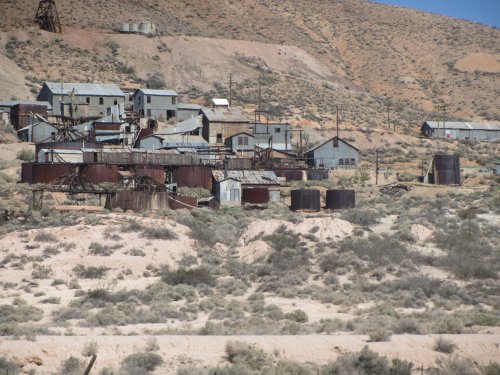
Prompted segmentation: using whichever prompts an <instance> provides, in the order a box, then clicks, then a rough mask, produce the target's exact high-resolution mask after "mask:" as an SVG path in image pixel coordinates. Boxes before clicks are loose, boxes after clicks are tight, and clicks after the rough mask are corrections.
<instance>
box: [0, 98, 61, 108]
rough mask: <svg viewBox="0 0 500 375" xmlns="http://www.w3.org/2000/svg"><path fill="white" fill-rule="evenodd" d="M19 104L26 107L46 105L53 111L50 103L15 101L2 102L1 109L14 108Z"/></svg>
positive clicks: (0, 103)
mask: <svg viewBox="0 0 500 375" xmlns="http://www.w3.org/2000/svg"><path fill="white" fill-rule="evenodd" d="M18 104H25V105H44V106H46V107H47V109H49V110H50V109H52V105H51V104H50V103H49V102H40V101H26V100H25V101H14V102H0V107H14V106H15V105H18Z"/></svg>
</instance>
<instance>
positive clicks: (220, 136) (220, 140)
mask: <svg viewBox="0 0 500 375" xmlns="http://www.w3.org/2000/svg"><path fill="white" fill-rule="evenodd" d="M215 143H222V134H221V133H218V134H217V140H216V141H215Z"/></svg>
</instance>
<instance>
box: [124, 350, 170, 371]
mask: <svg viewBox="0 0 500 375" xmlns="http://www.w3.org/2000/svg"><path fill="white" fill-rule="evenodd" d="M162 363H163V358H162V357H161V356H160V355H158V354H156V353H151V352H145V353H136V354H131V355H129V356H127V357H125V359H124V360H123V361H122V364H121V369H120V370H121V371H123V372H124V373H125V374H127V375H140V374H150V373H152V372H153V371H154V370H155V369H156V368H157V367H158V366H160V365H161V364H162Z"/></svg>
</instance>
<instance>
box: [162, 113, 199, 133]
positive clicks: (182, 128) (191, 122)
mask: <svg viewBox="0 0 500 375" xmlns="http://www.w3.org/2000/svg"><path fill="white" fill-rule="evenodd" d="M202 120H203V116H201V115H199V116H196V117H190V118H188V119H186V120H184V121H181V122H179V123H177V124H176V125H175V127H173V128H165V129H161V130H159V131H158V132H157V133H156V134H181V133H189V132H192V131H195V130H196V129H199V128H201V127H203V121H202Z"/></svg>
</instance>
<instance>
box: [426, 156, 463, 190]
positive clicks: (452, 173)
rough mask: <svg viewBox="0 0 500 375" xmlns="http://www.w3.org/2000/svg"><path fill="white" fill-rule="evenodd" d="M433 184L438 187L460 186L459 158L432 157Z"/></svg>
mask: <svg viewBox="0 0 500 375" xmlns="http://www.w3.org/2000/svg"><path fill="white" fill-rule="evenodd" d="M433 174H434V182H435V183H436V184H438V185H460V157H459V156H458V155H445V154H437V155H434V170H433Z"/></svg>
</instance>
